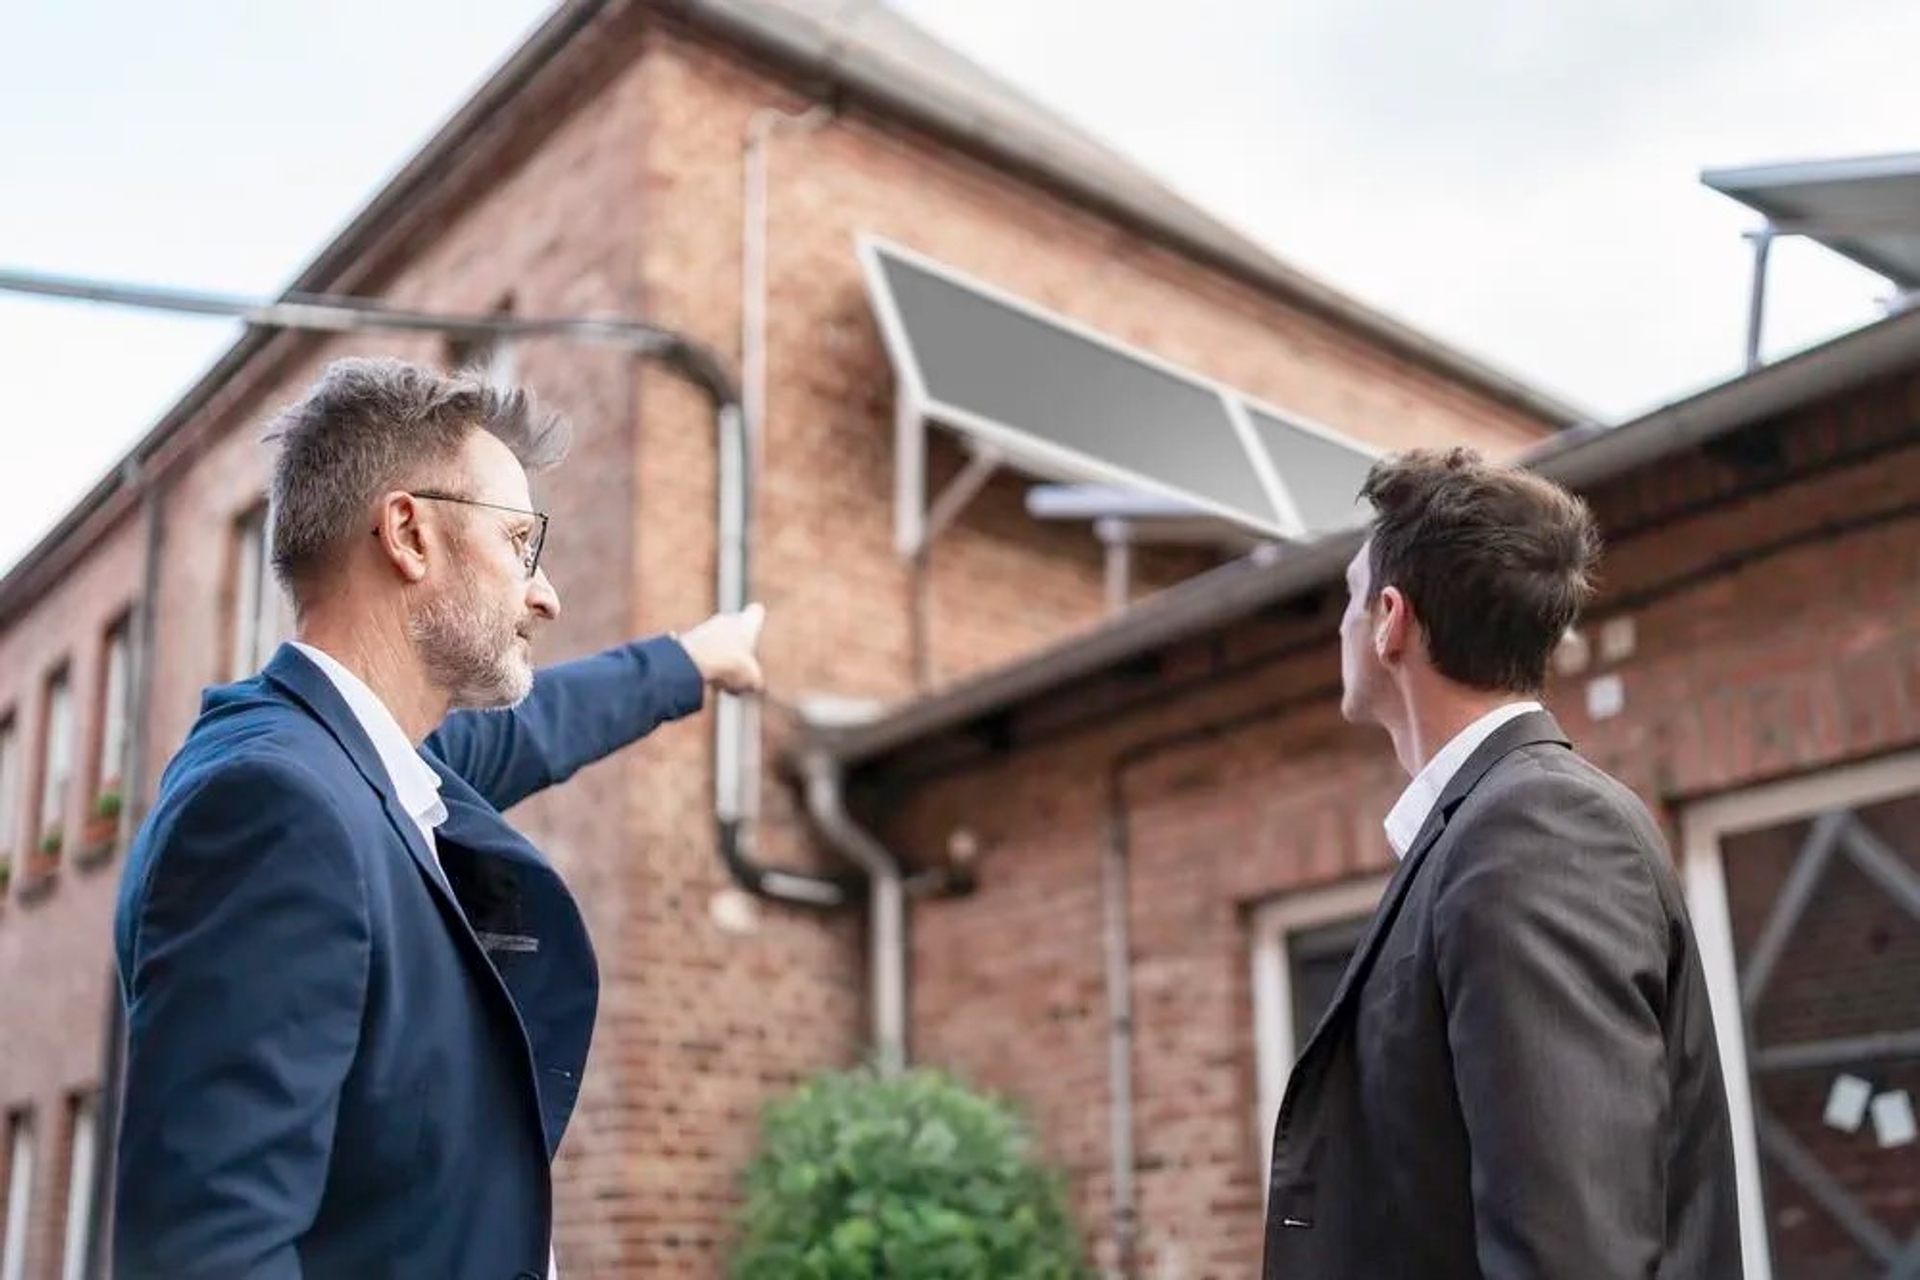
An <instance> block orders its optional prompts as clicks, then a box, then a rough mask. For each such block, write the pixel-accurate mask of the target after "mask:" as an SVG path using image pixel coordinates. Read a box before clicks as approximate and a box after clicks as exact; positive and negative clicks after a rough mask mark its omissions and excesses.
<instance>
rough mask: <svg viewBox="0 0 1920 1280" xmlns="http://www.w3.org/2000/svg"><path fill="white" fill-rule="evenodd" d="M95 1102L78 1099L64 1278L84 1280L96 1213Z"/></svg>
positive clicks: (62, 1267)
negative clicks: (91, 1219)
mask: <svg viewBox="0 0 1920 1280" xmlns="http://www.w3.org/2000/svg"><path fill="white" fill-rule="evenodd" d="M93 1112H94V1103H93V1100H92V1099H91V1098H83V1099H79V1100H78V1101H77V1102H76V1103H75V1106H74V1111H73V1147H72V1150H71V1152H70V1158H69V1160H68V1161H67V1239H66V1243H65V1246H64V1247H63V1250H62V1252H61V1255H60V1257H61V1265H60V1277H61V1280H85V1276H86V1266H87V1219H88V1218H89V1217H90V1216H92V1213H93V1161H94V1147H95V1137H94V1135H95V1127H94V1116H93Z"/></svg>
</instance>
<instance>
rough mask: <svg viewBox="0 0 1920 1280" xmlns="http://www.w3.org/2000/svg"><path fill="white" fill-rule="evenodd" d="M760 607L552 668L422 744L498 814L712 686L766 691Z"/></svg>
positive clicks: (676, 713) (689, 710)
mask: <svg viewBox="0 0 1920 1280" xmlns="http://www.w3.org/2000/svg"><path fill="white" fill-rule="evenodd" d="M764 617H765V613H764V611H763V610H762V609H761V607H760V606H759V605H751V606H749V607H748V608H747V609H745V610H743V611H742V612H740V613H737V614H720V615H717V616H715V617H712V618H709V619H708V620H707V621H705V622H703V623H701V624H700V625H699V626H697V627H694V628H692V629H691V630H689V631H688V632H687V633H686V634H685V636H683V637H678V638H675V637H672V636H661V637H656V638H654V639H651V640H642V641H638V642H636V643H634V644H629V645H623V646H621V647H620V648H618V649H610V650H608V651H607V652H605V653H601V654H597V655H595V656H594V657H591V658H582V659H580V660H579V661H577V662H567V663H562V664H560V665H558V666H553V667H546V668H543V669H542V670H541V671H539V672H538V673H537V674H536V675H535V676H534V681H533V691H532V693H530V694H529V695H528V696H527V699H526V701H524V702H522V703H521V704H520V705H519V706H518V707H515V708H513V709H512V710H510V711H462V712H457V713H455V714H454V715H452V716H449V717H448V718H447V720H446V722H445V723H444V724H442V725H441V726H440V728H439V730H438V731H436V732H435V733H434V734H433V736H431V737H430V738H428V739H427V741H426V748H427V750H428V751H430V752H432V753H433V754H434V755H436V756H438V757H439V758H440V759H441V760H443V761H445V762H446V764H447V766H448V767H449V768H451V769H452V770H453V771H454V772H455V773H457V774H459V775H460V777H462V778H464V779H465V780H466V782H467V784H468V785H469V786H471V787H472V788H473V789H474V790H476V791H478V792H479V793H480V794H481V795H483V796H485V797H486V798H487V800H488V802H489V803H491V804H492V805H493V807H494V808H496V809H507V808H510V807H512V806H513V805H515V804H518V803H519V802H520V801H522V800H524V799H526V798H527V797H528V796H530V795H532V794H533V793H534V792H536V791H539V790H542V789H543V788H546V787H550V786H553V785H554V784H556V783H559V782H564V781H566V780H567V779H568V778H570V777H572V776H573V775H574V774H575V773H576V772H578V771H579V770H580V769H582V768H584V767H585V766H587V765H589V764H592V763H593V762H594V761H596V760H599V759H601V758H602V757H604V756H607V755H610V754H612V753H613V752H615V751H617V750H619V749H620V748H621V747H624V746H626V745H627V744H629V743H631V742H635V741H638V740H639V739H641V738H644V737H645V736H646V735H647V734H649V733H651V732H653V730H654V729H656V728H658V727H659V726H660V725H662V724H665V723H667V722H668V721H671V720H678V719H681V718H682V717H684V716H688V715H691V714H693V713H694V712H696V711H698V710H699V709H700V708H701V706H702V705H703V703H704V702H705V698H706V689H707V687H708V686H709V685H711V686H713V687H715V688H718V689H723V690H726V691H728V692H735V693H744V692H747V691H749V690H753V689H757V688H759V687H760V682H761V675H760V664H759V661H758V659H757V658H756V657H755V656H754V649H755V646H756V645H757V644H758V643H759V637H760V627H761V623H762V620H763V619H764Z"/></svg>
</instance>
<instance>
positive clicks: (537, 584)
mask: <svg viewBox="0 0 1920 1280" xmlns="http://www.w3.org/2000/svg"><path fill="white" fill-rule="evenodd" d="M527 607H528V608H529V609H531V610H533V611H534V612H535V613H537V614H539V615H540V616H541V617H543V618H545V619H546V620H547V621H549V622H552V621H553V620H554V619H555V618H558V617H559V616H560V593H559V592H558V591H555V590H554V589H553V582H552V581H551V580H550V579H549V578H548V577H547V571H546V570H545V569H544V568H540V569H535V570H534V571H533V581H531V582H529V583H528V584H527Z"/></svg>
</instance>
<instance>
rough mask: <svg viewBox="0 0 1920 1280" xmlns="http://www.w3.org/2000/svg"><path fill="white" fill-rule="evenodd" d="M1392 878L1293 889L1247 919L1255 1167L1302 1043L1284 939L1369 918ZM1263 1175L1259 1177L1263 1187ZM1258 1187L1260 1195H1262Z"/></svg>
mask: <svg viewBox="0 0 1920 1280" xmlns="http://www.w3.org/2000/svg"><path fill="white" fill-rule="evenodd" d="M1392 879H1393V875H1392V873H1391V872H1375V873H1370V874H1367V875H1362V876H1355V877H1352V878H1350V879H1346V880H1341V881H1338V882H1336V883H1333V884H1327V885H1321V886H1316V887H1313V888H1307V889H1299V890H1295V891H1292V892H1289V893H1286V894H1284V895H1282V896H1279V897H1276V898H1271V899H1269V900H1267V901H1266V902H1263V903H1261V904H1260V905H1259V906H1258V907H1256V908H1255V909H1254V911H1253V915H1252V920H1251V933H1252V960H1253V1029H1254V1078H1255V1083H1256V1087H1255V1090H1254V1093H1255V1098H1256V1102H1255V1114H1254V1127H1255V1137H1256V1149H1257V1150H1258V1151H1259V1153H1260V1161H1261V1163H1260V1167H1261V1168H1262V1169H1263V1170H1264V1169H1266V1168H1267V1167H1268V1166H1269V1165H1270V1164H1271V1163H1272V1160H1273V1127H1274V1124H1275V1122H1276V1121H1277V1120H1278V1118H1279V1114H1280V1101H1281V1099H1282V1098H1283V1097H1284V1096H1285V1094H1286V1089H1287V1077H1288V1076H1289V1075H1291V1074H1292V1072H1293V1065H1294V1061H1295V1059H1296V1058H1298V1057H1299V1054H1300V1051H1301V1049H1303V1048H1304V1047H1305V1046H1304V1045H1299V1044H1295V1043H1294V1033H1293V1021H1294V1008H1293V968H1292V965H1291V963H1290V962H1289V961H1290V953H1289V951H1288V942H1289V940H1290V939H1291V938H1292V937H1293V935H1295V934H1299V933H1309V932H1313V931H1316V930H1319V929H1323V928H1326V927H1329V926H1332V925H1339V924H1344V923H1347V922H1349V921H1353V920H1356V919H1365V918H1367V917H1370V916H1371V915H1372V914H1373V912H1374V910H1375V909H1376V908H1377V907H1378V906H1379V904H1380V898H1381V895H1382V894H1384V893H1385V892H1386V888H1387V884H1388V882H1390V881H1391V880H1392ZM1266 1184H1267V1179H1266V1178H1265V1177H1262V1178H1261V1179H1260V1185H1261V1186H1262V1188H1264V1187H1265V1186H1266ZM1264 1194H1265V1192H1264V1190H1263V1191H1262V1195H1264Z"/></svg>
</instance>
